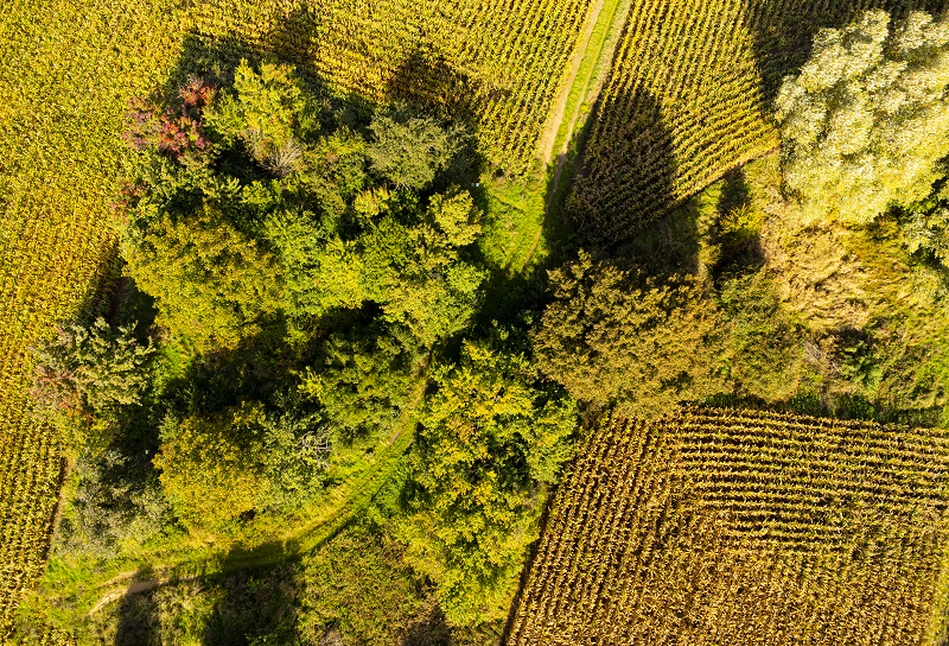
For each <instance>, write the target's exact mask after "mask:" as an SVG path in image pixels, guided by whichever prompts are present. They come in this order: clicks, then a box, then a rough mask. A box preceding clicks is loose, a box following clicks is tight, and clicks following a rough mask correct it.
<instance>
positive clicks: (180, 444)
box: [155, 403, 270, 528]
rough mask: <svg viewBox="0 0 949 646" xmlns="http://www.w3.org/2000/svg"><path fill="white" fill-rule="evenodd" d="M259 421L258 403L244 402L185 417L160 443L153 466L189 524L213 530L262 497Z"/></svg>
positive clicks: (262, 421)
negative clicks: (203, 415)
mask: <svg viewBox="0 0 949 646" xmlns="http://www.w3.org/2000/svg"><path fill="white" fill-rule="evenodd" d="M264 424H265V417H264V412H263V409H262V408H261V406H260V404H249V403H245V404H243V405H241V406H240V407H237V408H232V409H228V410H225V411H223V412H221V413H219V414H217V415H214V416H212V417H209V418H207V419H204V418H197V417H189V418H188V419H186V420H184V421H183V422H182V423H181V425H180V427H179V428H178V429H177V432H176V434H175V436H174V437H172V438H169V440H168V441H166V442H164V443H162V447H161V452H159V454H158V455H156V456H155V466H156V467H157V468H158V469H160V470H161V484H162V486H163V487H164V489H165V492H166V493H167V494H168V497H169V499H170V500H171V501H172V502H173V503H174V504H175V506H176V508H177V509H178V512H179V514H181V516H182V517H183V518H184V519H185V520H186V521H187V522H188V523H189V524H193V525H195V526H199V527H211V528H214V527H216V526H218V525H220V524H221V523H224V522H226V521H230V520H236V519H237V518H238V517H239V516H240V515H241V514H243V513H245V512H248V511H251V510H253V509H256V508H257V507H259V506H261V505H262V503H263V502H265V501H266V499H267V498H268V496H269V493H270V484H269V482H268V480H267V474H266V473H265V469H266V466H265V464H264V462H265V459H266V458H265V453H266V448H265V445H264V429H263V426H264Z"/></svg>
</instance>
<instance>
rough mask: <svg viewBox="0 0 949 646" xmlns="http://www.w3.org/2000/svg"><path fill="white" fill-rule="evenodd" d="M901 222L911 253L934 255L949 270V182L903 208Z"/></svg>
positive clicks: (904, 238) (930, 256)
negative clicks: (921, 199) (924, 197)
mask: <svg viewBox="0 0 949 646" xmlns="http://www.w3.org/2000/svg"><path fill="white" fill-rule="evenodd" d="M900 224H901V225H902V234H903V240H904V242H905V244H906V248H907V249H908V250H909V251H910V253H914V254H920V255H922V256H923V257H929V258H932V259H934V260H935V261H936V262H938V263H940V264H941V265H942V266H943V267H946V268H947V269H949V184H943V185H942V186H941V187H939V188H938V189H936V190H934V191H933V192H932V193H931V194H930V196H929V197H928V198H926V199H925V200H923V201H921V202H918V203H916V204H913V205H912V206H910V207H908V208H907V209H905V210H904V211H902V212H901V214H900Z"/></svg>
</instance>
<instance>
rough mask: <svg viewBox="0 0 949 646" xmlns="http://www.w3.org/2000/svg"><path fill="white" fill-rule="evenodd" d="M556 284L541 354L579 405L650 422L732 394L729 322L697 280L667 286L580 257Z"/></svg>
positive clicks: (539, 343) (537, 340) (543, 365)
mask: <svg viewBox="0 0 949 646" xmlns="http://www.w3.org/2000/svg"><path fill="white" fill-rule="evenodd" d="M550 281H551V288H550V289H551V291H552V292H553V295H554V298H555V300H554V301H553V302H552V303H551V304H550V305H549V306H548V307H547V309H546V310H545V312H544V315H543V318H542V320H541V325H540V328H539V329H538V330H537V332H536V334H535V335H534V353H535V356H536V358H537V364H538V366H539V367H540V369H541V371H542V372H543V373H544V374H546V375H547V376H549V377H550V378H552V379H554V380H555V381H557V382H559V383H561V384H562V385H563V386H564V387H565V388H566V389H567V391H568V392H570V394H572V395H573V396H574V397H576V398H577V399H579V400H582V401H587V402H591V403H595V404H616V405H617V407H618V409H619V410H620V411H622V412H624V413H626V414H630V415H637V416H645V417H649V416H656V415H663V414H666V413H668V412H669V411H670V409H671V408H672V407H673V406H675V405H676V404H677V403H679V402H683V401H694V400H702V399H704V398H706V397H709V396H710V395H713V394H716V393H719V392H722V391H723V390H724V389H725V382H724V379H723V377H722V373H723V372H724V367H725V366H724V357H725V353H724V348H725V344H724V340H725V325H724V321H723V319H722V316H721V314H720V313H719V312H718V311H717V309H716V307H715V304H714V302H712V301H711V300H710V299H709V298H708V297H707V296H706V295H705V292H704V290H703V288H702V286H701V285H700V284H699V283H698V282H697V281H696V280H695V279H692V278H677V279H674V280H672V281H670V282H669V283H667V284H660V283H658V282H656V281H655V280H654V279H652V278H643V277H641V276H638V275H636V274H632V275H631V274H630V273H628V272H625V271H621V270H620V269H618V268H616V267H614V266H611V265H609V264H606V263H594V262H593V260H592V259H591V258H590V256H589V255H588V254H586V253H584V252H581V253H580V259H579V261H577V262H575V263H572V264H569V265H567V266H566V267H564V268H562V269H559V270H555V271H552V272H550Z"/></svg>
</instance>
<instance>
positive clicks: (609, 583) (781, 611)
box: [508, 410, 949, 646]
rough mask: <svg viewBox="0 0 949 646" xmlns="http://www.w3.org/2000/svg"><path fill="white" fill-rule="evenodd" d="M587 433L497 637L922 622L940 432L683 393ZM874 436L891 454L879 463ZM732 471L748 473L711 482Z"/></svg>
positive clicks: (633, 639)
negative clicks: (664, 406)
mask: <svg viewBox="0 0 949 646" xmlns="http://www.w3.org/2000/svg"><path fill="white" fill-rule="evenodd" d="M901 436H903V437H906V438H910V439H911V442H908V443H907V442H902V441H901V439H900V438H901ZM710 438H718V441H717V442H713V441H710ZM792 440H793V441H797V440H799V441H800V445H799V446H796V448H795V451H796V452H797V453H798V454H799V455H797V456H792V457H791V460H792V461H793V462H794V463H795V464H794V466H793V467H791V468H784V466H786V465H784V464H783V463H782V462H781V460H782V459H784V456H783V455H782V453H781V451H779V450H778V451H770V450H769V449H770V448H771V444H772V443H776V444H777V446H781V445H782V442H783V443H784V445H785V446H787V445H788V442H791V441H792ZM805 440H807V442H808V445H809V446H810V447H812V448H810V449H806V448H804V446H805V443H804V442H805ZM587 442H588V443H587V446H586V447H584V450H583V451H582V452H581V456H582V457H581V458H580V459H579V460H578V462H577V464H576V465H575V466H574V469H573V471H572V473H571V475H570V477H569V478H568V479H567V481H566V482H565V483H564V484H563V485H562V487H561V490H560V491H559V492H558V493H557V495H556V498H555V502H554V507H553V509H552V511H551V515H550V518H549V520H548V523H547V527H546V529H545V532H544V535H543V537H542V538H541V543H540V546H539V548H538V552H537V555H536V557H535V559H534V561H533V563H532V566H531V570H530V572H529V575H528V579H527V583H526V586H525V588H524V590H523V593H522V596H521V599H520V601H519V606H518V608H517V610H516V615H515V619H514V622H513V624H512V630H511V637H510V639H509V642H508V643H509V644H511V645H518V646H534V645H539V644H604V643H623V644H666V643H679V644H681V643H688V644H699V645H705V644H708V645H712V644H718V645H726V644H788V645H790V644H801V643H809V644H815V645H819V644H843V643H846V644H867V645H868V646H870V645H871V644H872V645H874V646H876V645H880V644H883V645H891V644H914V645H916V644H920V643H927V642H926V641H925V638H927V637H931V634H930V633H929V632H928V630H929V628H930V625H931V622H930V620H931V618H932V617H934V616H936V613H938V612H940V611H942V610H944V608H942V604H944V603H945V600H943V599H941V597H938V595H937V581H938V579H939V577H940V576H941V574H940V573H941V572H942V571H943V568H944V567H945V566H946V563H944V555H945V553H946V547H947V545H949V524H947V522H949V514H947V512H946V504H945V502H946V498H945V496H946V491H947V486H949V442H947V434H946V433H945V432H943V431H937V430H929V429H907V428H904V427H885V426H880V425H875V424H868V423H859V422H836V421H833V420H821V419H814V418H808V417H800V416H792V415H784V414H772V413H758V412H749V411H726V410H688V411H683V412H682V413H680V414H677V415H675V416H673V417H671V418H669V419H666V420H662V421H659V422H655V423H649V424H647V423H643V422H627V421H624V420H607V421H606V422H605V423H603V424H602V425H601V426H600V427H599V428H598V429H596V431H595V432H594V433H593V434H592V435H591V437H590V438H589V439H588V440H587ZM907 446H913V447H914V448H913V450H914V451H915V452H916V458H917V459H911V456H910V455H908V454H907V452H906V447H907ZM886 447H893V448H894V449H896V450H897V451H898V452H900V451H901V452H902V453H903V455H902V457H901V459H900V460H899V461H897V462H894V463H892V464H888V463H887V462H886V460H885V457H884V456H883V455H882V454H881V453H880V449H881V448H886ZM705 450H707V451H708V459H706V456H705V455H703V451H705ZM868 454H869V455H870V457H868ZM736 460H738V462H736ZM809 461H810V462H809ZM834 461H836V462H837V463H839V464H840V467H839V468H837V469H832V468H829V467H830V465H831V464H832V463H833V462H834ZM738 464H741V468H738V467H736V465H738ZM874 464H879V465H886V468H884V469H882V470H879V471H878V470H876V469H874V468H873V465H874ZM716 465H718V466H716ZM747 465H754V466H753V467H752V468H751V469H750V470H747V471H746V470H745V466H747ZM775 465H779V466H778V467H777V468H770V467H772V466H775ZM736 469H737V471H736ZM738 472H740V473H742V474H744V473H746V472H747V473H748V474H750V477H747V478H745V480H741V479H739V480H738V481H739V482H741V483H742V484H741V486H739V487H738V488H737V489H736V488H735V487H729V486H725V483H728V482H729V477H731V476H736V475H738ZM828 474H830V475H828ZM828 478H829V482H825V480H828ZM916 482H920V483H922V485H924V486H921V487H920V488H919V489H918V490H917V489H913V486H912V483H916ZM903 485H905V488H901V487H903ZM835 487H836V488H835ZM897 493H898V495H897Z"/></svg>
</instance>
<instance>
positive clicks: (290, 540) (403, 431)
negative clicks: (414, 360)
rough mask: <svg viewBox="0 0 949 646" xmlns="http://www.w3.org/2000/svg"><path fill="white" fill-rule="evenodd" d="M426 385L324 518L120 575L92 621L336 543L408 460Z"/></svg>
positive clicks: (99, 601) (95, 608)
mask: <svg viewBox="0 0 949 646" xmlns="http://www.w3.org/2000/svg"><path fill="white" fill-rule="evenodd" d="M427 385H428V383H427V380H426V379H422V380H421V381H420V383H419V385H418V389H417V392H416V394H415V397H414V399H413V401H412V404H411V405H410V406H409V407H408V408H407V409H406V410H405V411H404V412H403V413H402V419H401V420H400V423H399V424H397V425H396V427H395V429H394V430H393V432H392V433H391V434H390V435H389V436H388V437H387V438H385V439H383V440H381V441H380V442H379V444H378V452H377V453H376V459H375V460H374V461H373V463H372V465H370V467H369V468H367V469H366V470H365V471H364V472H363V473H362V474H360V475H359V476H358V477H356V478H353V479H351V480H350V481H348V482H347V483H346V484H344V485H342V486H341V487H339V488H338V489H336V490H334V491H333V493H332V494H331V496H330V498H329V501H328V503H329V504H327V505H326V511H325V512H324V513H322V514H320V515H319V516H317V517H316V518H314V519H312V520H310V521H309V522H307V523H304V524H303V525H302V526H298V527H297V528H295V529H294V531H292V532H291V533H290V534H289V535H287V536H284V537H282V538H279V539H276V540H274V541H271V542H268V543H264V544H263V545H259V546H257V547H254V548H251V549H248V550H244V551H241V550H240V549H239V548H238V549H237V550H234V549H230V550H228V552H227V555H226V556H225V557H224V558H221V553H220V552H217V553H213V554H212V555H210V556H208V557H206V558H205V559H203V560H201V561H198V562H184V563H154V564H150V566H149V575H148V577H147V578H142V579H136V578H135V577H136V575H138V574H139V573H140V572H141V571H142V570H141V569H139V570H127V571H125V572H121V573H119V574H117V575H115V576H114V577H112V578H111V579H109V580H108V581H106V582H105V583H103V584H102V585H100V586H99V587H98V588H97V589H98V590H105V591H104V592H100V593H99V597H98V599H97V600H96V601H95V603H94V604H92V607H91V608H90V610H89V611H88V613H87V615H89V616H91V615H94V614H96V613H97V612H99V611H100V610H102V609H103V608H105V607H106V606H108V605H109V604H111V603H113V602H115V601H119V600H121V599H123V598H124V597H125V596H127V595H130V594H139V593H142V592H150V591H151V590H154V589H156V588H158V587H160V586H162V585H166V584H168V583H182V582H186V581H193V580H195V579H199V578H201V577H203V576H208V575H220V574H226V573H228V572H234V571H237V570H243V569H247V568H255V567H263V566H268V565H274V564H276V563H280V562H283V561H285V560H287V559H292V558H296V557H299V556H302V555H304V554H308V553H310V552H312V551H313V550H315V549H317V548H318V547H320V546H321V545H323V544H324V543H326V542H327V541H329V540H330V539H332V538H333V537H334V536H335V535H336V534H338V533H339V532H340V531H341V530H342V529H344V528H345V527H346V525H347V524H349V523H350V522H351V521H352V520H353V519H354V518H355V517H356V516H357V515H358V514H359V513H360V512H361V511H362V510H364V509H365V508H366V507H367V506H368V505H369V504H370V503H371V502H372V499H373V498H374V497H375V496H376V494H377V493H378V492H379V491H380V489H381V488H382V487H383V485H385V483H386V482H388V480H389V479H390V478H391V477H392V476H393V474H394V472H395V471H396V469H397V468H398V464H399V462H398V458H399V457H401V456H402V455H403V454H405V452H406V451H407V450H408V448H409V446H411V444H412V440H413V439H414V436H415V434H414V426H415V424H416V417H415V414H416V410H417V408H418V406H419V405H420V404H421V401H422V397H423V396H424V394H425V388H426V387H427ZM333 494H335V495H333Z"/></svg>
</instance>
